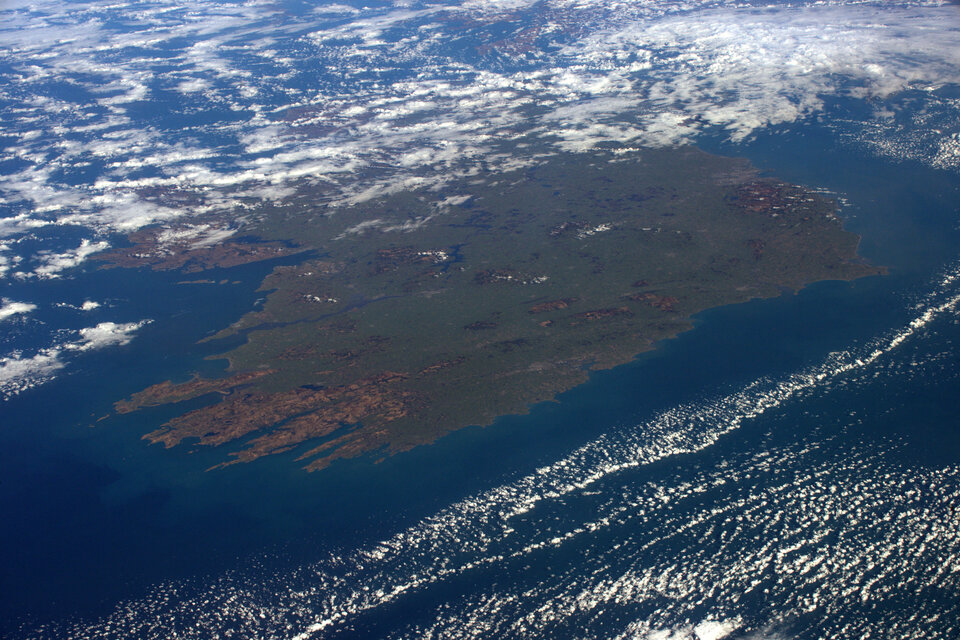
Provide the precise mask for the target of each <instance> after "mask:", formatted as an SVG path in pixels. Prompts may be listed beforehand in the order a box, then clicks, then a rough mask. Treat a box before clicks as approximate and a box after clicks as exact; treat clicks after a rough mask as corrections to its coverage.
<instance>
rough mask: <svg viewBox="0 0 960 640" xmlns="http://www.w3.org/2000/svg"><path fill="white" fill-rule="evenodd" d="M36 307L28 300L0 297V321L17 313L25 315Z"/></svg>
mask: <svg viewBox="0 0 960 640" xmlns="http://www.w3.org/2000/svg"><path fill="white" fill-rule="evenodd" d="M36 308H37V305H35V304H31V303H29V302H14V301H13V300H9V299H7V298H0V321H2V320H6V319H7V318H12V317H14V316H18V315H25V314H28V313H30V312H31V311H33V310H34V309H36Z"/></svg>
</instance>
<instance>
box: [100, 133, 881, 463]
mask: <svg viewBox="0 0 960 640" xmlns="http://www.w3.org/2000/svg"><path fill="white" fill-rule="evenodd" d="M836 210H837V204H836V202H834V201H833V200H831V199H829V198H827V197H824V196H823V195H821V194H818V193H815V192H812V191H810V190H808V189H804V188H802V187H799V186H795V185H790V184H787V183H784V182H782V181H779V180H776V179H772V178H766V177H761V175H760V174H759V172H758V171H757V170H756V169H755V168H753V167H752V166H751V165H750V164H749V163H747V162H746V161H744V160H739V159H730V158H723V157H718V156H714V155H709V154H707V153H704V152H701V151H698V150H696V149H692V148H682V149H655V150H641V151H636V150H634V151H631V152H630V153H629V154H616V153H612V152H606V151H604V152H595V153H579V154H572V153H571V154H554V155H553V156H552V157H549V158H546V159H544V160H543V161H542V162H541V163H540V164H538V165H536V166H532V167H527V168H522V169H517V170H514V171H508V172H497V173H491V174H490V175H484V174H483V173H482V172H480V173H478V174H476V175H472V176H470V177H468V178H462V179H457V180H453V181H450V182H448V183H446V184H444V185H443V187H442V188H440V189H437V190H421V191H405V192H402V193H397V194H394V195H389V196H385V197H381V198H378V199H374V200H370V201H368V202H365V203H363V204H358V205H353V206H340V207H329V208H321V209H320V210H315V209H312V208H311V207H310V206H300V207H299V208H297V209H296V210H295V211H294V212H292V213H291V211H290V210H282V211H281V210H280V209H278V210H277V212H275V213H273V214H264V215H261V216H259V217H258V218H256V219H254V220H252V221H250V222H249V223H248V226H247V227H246V228H245V229H244V232H245V234H246V235H245V236H244V237H245V238H247V240H233V239H231V240H230V241H227V242H219V243H215V244H206V245H204V244H203V243H199V244H198V243H193V244H191V243H186V242H185V243H182V244H181V245H177V244H176V243H174V245H173V246H174V248H175V249H174V250H170V249H169V246H168V248H167V249H165V250H164V252H162V255H161V252H158V251H156V246H157V242H158V240H157V239H158V237H159V236H160V232H159V231H157V232H151V231H150V230H146V231H144V232H140V233H139V234H137V235H136V236H134V237H131V239H130V240H131V242H132V243H133V246H132V247H128V248H123V249H117V250H114V251H111V252H110V253H107V254H103V255H102V256H100V258H101V260H103V261H104V263H105V264H106V265H112V266H122V267H142V268H154V269H179V270H182V271H185V272H197V271H203V270H206V269H209V268H213V267H221V266H231V265H235V264H242V263H244V262H250V261H255V260H264V259H269V258H274V257H277V256H289V255H290V254H292V253H296V252H302V256H303V260H302V261H301V262H300V263H299V264H296V265H294V266H278V267H276V268H274V269H273V272H272V273H271V274H270V275H269V276H268V277H267V278H266V279H265V280H264V282H263V283H262V287H261V289H262V290H263V291H264V292H267V296H266V300H265V302H264V303H263V305H262V306H261V307H259V308H258V309H256V310H254V311H251V312H250V313H248V314H247V315H245V316H244V317H242V318H240V319H239V320H238V321H237V322H236V323H235V324H233V325H232V326H230V327H227V328H225V329H223V330H222V331H220V333H218V334H217V335H215V336H212V339H220V338H226V337H231V336H233V337H237V336H240V337H242V338H244V339H245V342H244V343H243V344H241V345H240V346H238V347H236V348H232V349H230V350H228V351H226V352H224V353H223V354H222V357H223V358H226V359H228V360H229V368H228V371H227V373H226V375H225V377H221V378H199V377H197V378H194V379H193V380H191V381H189V382H185V383H181V384H174V383H171V382H162V383H159V384H156V385H154V386H151V387H149V388H147V389H144V390H143V391H141V392H139V393H136V394H134V395H133V396H132V397H130V398H129V399H126V400H123V401H120V402H118V403H117V404H116V410H117V411H118V412H119V413H129V412H133V411H138V410H141V409H142V408H144V407H151V406H157V405H167V404H175V403H179V402H183V401H185V400H190V399H196V398H201V397H203V398H205V399H207V400H208V402H207V404H206V405H204V406H202V407H201V408H195V409H192V410H189V411H186V410H185V411H184V412H183V413H181V414H180V415H177V416H176V417H174V418H173V419H171V420H169V421H168V422H166V423H165V424H163V425H162V426H160V427H159V428H158V429H156V430H154V431H152V432H150V433H147V434H146V435H145V436H144V438H145V439H147V440H148V441H150V442H153V443H162V444H163V445H165V446H166V447H174V446H176V445H179V444H181V443H185V442H191V443H195V444H200V445H209V446H223V447H224V449H225V452H224V459H223V462H222V463H221V464H220V465H217V466H223V465H227V464H233V463H236V462H248V461H252V460H255V459H257V458H259V457H261V456H266V455H270V454H278V453H283V452H290V451H295V454H294V456H295V457H296V459H297V460H299V461H301V462H302V464H303V465H304V466H305V467H306V468H307V469H309V470H317V469H321V468H323V467H325V466H327V465H328V464H330V463H331V462H332V461H334V460H336V459H338V458H352V457H356V456H361V455H366V454H373V455H375V456H383V455H388V454H393V453H397V452H401V451H405V450H408V449H410V448H412V447H415V446H417V445H420V444H424V443H429V442H432V441H434V440H436V439H437V438H439V437H440V436H442V435H444V434H446V433H449V432H451V431H453V430H455V429H458V428H462V427H466V426H470V425H486V424H489V423H491V422H492V421H493V420H494V419H496V418H497V417H498V416H502V415H508V414H517V413H523V412H525V411H526V410H527V408H528V407H529V406H530V405H531V404H534V403H538V402H543V401H547V400H551V399H553V398H554V397H555V396H556V395H557V394H558V393H560V392H562V391H565V390H567V389H570V388H572V387H574V386H576V385H578V384H581V383H583V382H584V381H585V380H586V379H587V377H588V375H589V372H590V371H591V370H596V369H606V368H610V367H614V366H616V365H619V364H623V363H626V362H629V361H630V360H632V359H633V358H635V357H636V356H637V355H638V354H640V353H641V352H643V351H646V350H649V349H651V348H652V347H653V346H654V345H655V344H656V343H657V342H658V341H660V340H664V339H666V338H670V337H672V336H676V335H677V334H678V333H680V332H682V331H685V330H687V329H689V328H690V327H691V326H692V324H691V317H692V316H693V315H695V314H697V313H699V312H701V311H703V310H705V309H709V308H712V307H717V306H720V305H727V304H734V303H739V302H744V301H747V300H750V299H754V298H767V297H773V296H777V295H780V294H781V293H783V292H785V291H796V290H798V289H800V288H801V287H803V286H805V285H806V284H809V283H812V282H816V281H820V280H852V279H855V278H860V277H863V276H870V275H876V274H880V273H883V271H884V270H883V269H882V268H880V267H876V266H871V265H869V264H866V263H865V262H863V261H862V260H860V259H859V258H858V257H857V253H856V252H857V245H858V242H859V238H858V237H857V236H856V235H855V234H852V233H850V232H847V231H845V230H844V229H843V228H842V226H841V222H840V220H839V219H838V218H837V216H836ZM165 233H167V234H168V235H169V234H170V233H171V232H170V231H166V232H165ZM173 233H174V235H175V232H173ZM250 238H255V240H251V239H250ZM192 406H196V405H192Z"/></svg>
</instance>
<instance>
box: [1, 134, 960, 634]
mask: <svg viewBox="0 0 960 640" xmlns="http://www.w3.org/2000/svg"><path fill="white" fill-rule="evenodd" d="M707 146H708V150H709V151H716V152H722V153H727V154H730V155H735V154H741V155H745V156H747V157H749V158H750V159H751V160H752V161H753V162H754V163H755V164H757V165H758V166H760V167H763V168H765V169H768V170H769V171H770V172H771V173H772V174H774V175H777V176H778V177H781V178H783V179H785V180H788V181H794V182H798V183H801V184H805V185H807V186H813V187H823V188H826V189H829V190H831V191H834V192H836V193H838V195H840V196H842V197H843V198H845V200H846V201H848V202H849V205H848V206H847V207H845V208H844V209H843V210H842V215H843V216H844V217H845V219H846V225H847V227H848V228H849V229H851V230H853V231H856V232H858V233H861V234H862V235H863V243H862V246H861V253H862V254H863V255H864V257H865V258H866V259H869V260H871V261H872V262H875V263H877V264H883V265H887V266H889V267H890V268H891V273H890V275H889V276H886V277H882V278H867V279H863V280H859V281H856V282H853V283H842V282H824V283H818V284H815V285H813V286H810V287H808V288H807V289H805V290H803V291H801V292H799V293H798V294H796V295H793V294H787V295H784V296H781V297H780V298H777V299H772V300H764V301H755V302H751V303H747V304H744V305H738V306H731V307H725V308H719V309H714V310H711V311H709V312H706V313H704V314H701V315H700V316H698V317H697V319H696V328H695V329H694V330H693V331H690V332H688V333H685V334H683V335H681V336H680V337H678V338H676V339H674V340H671V341H669V342H667V343H664V344H662V345H660V347H659V348H658V349H657V350H656V351H654V352H651V353H649V354H645V355H643V356H641V357H640V358H639V359H638V360H637V361H636V362H634V363H632V364H629V365H626V366H622V367H619V368H617V369H615V370H611V371H603V372H598V373H596V374H595V375H593V376H592V378H591V380H590V382H588V383H587V384H585V385H583V386H581V387H578V388H576V389H574V390H572V391H570V392H568V393H566V394H563V395H562V396H561V397H560V398H559V403H547V404H544V405H538V406H536V407H534V408H533V409H532V411H531V413H530V414H529V415H526V416H510V417H505V418H502V419H500V420H498V421H497V423H496V424H494V425H493V426H491V427H488V428H484V429H480V428H471V429H467V430H464V431H461V432H458V433H455V434H453V435H450V436H448V437H445V438H443V439H442V440H440V441H439V442H437V443H436V444H434V445H431V446H426V447H421V448H418V449H416V450H414V451H412V452H409V453H406V454H402V455H399V456H395V457H392V458H388V459H387V460H385V461H384V462H382V463H380V464H372V463H371V461H370V460H356V461H350V462H345V463H344V462H341V463H338V464H335V465H334V466H332V467H331V468H329V469H327V470H325V471H323V472H320V473H315V474H306V473H304V472H303V471H302V470H301V469H300V467H299V465H297V464H294V463H292V461H291V460H290V458H291V457H292V456H286V457H284V456H277V457H276V459H265V460H259V461H257V462H255V463H253V464H249V465H235V466H233V467H230V468H228V469H224V470H219V471H215V472H209V473H207V472H205V471H204V470H205V469H206V468H208V467H209V466H210V465H211V464H213V463H214V462H216V461H218V456H215V455H214V454H213V452H211V451H209V450H197V451H196V452H195V453H190V454H187V453H186V452H185V451H184V450H170V451H167V450H164V449H162V448H160V447H150V446H147V445H146V443H145V442H143V441H141V440H140V436H141V435H142V434H143V433H145V432H147V431H149V430H150V429H152V428H153V426H154V425H156V424H158V423H159V422H160V421H161V420H162V419H163V416H164V410H163V409H157V410H152V411H150V412H146V413H144V414H142V415H137V416H135V417H123V418H114V419H110V420H105V421H103V422H100V423H97V422H96V419H97V418H99V417H100V416H102V415H105V414H106V413H108V412H109V410H110V405H111V403H112V402H113V401H114V400H116V399H118V398H121V397H124V396H126V395H128V394H129V393H130V392H131V391H134V390H137V389H140V388H142V387H143V386H145V385H147V384H150V383H152V382H156V381H159V380H162V379H166V378H170V377H173V378H176V379H183V378H184V377H186V376H188V375H189V374H190V373H191V372H193V371H196V370H198V369H200V370H208V371H209V370H213V368H215V367H217V366H220V365H219V364H218V363H216V362H210V361H204V360H203V359H202V358H203V355H205V353H208V352H205V349H206V347H197V346H196V345H195V344H194V342H195V341H196V340H197V339H198V338H200V337H203V336H204V335H207V334H209V333H210V332H213V331H215V330H217V329H219V328H221V327H222V326H224V325H225V324H227V323H229V322H230V321H231V320H232V319H234V318H235V317H236V316H237V315H239V314H240V313H241V312H242V311H243V310H245V309H247V308H249V307H250V305H252V304H253V303H254V302H255V300H256V299H257V296H258V295H259V294H257V293H256V292H255V291H254V289H255V287H256V284H257V283H258V281H259V279H260V278H261V277H262V275H263V273H265V271H266V270H267V269H268V268H269V266H268V265H260V266H257V267H244V268H240V269H235V270H225V271H224V272H223V273H222V274H219V273H218V274H215V275H212V276H210V277H211V278H213V279H215V280H220V279H227V280H230V281H239V282H240V284H226V285H222V286H213V285H200V284H191V285H177V284H175V283H176V282H177V281H178V280H183V279H184V278H183V277H182V276H179V275H176V274H143V273H134V272H129V271H91V272H90V273H89V274H87V275H85V276H83V278H82V280H81V284H82V285H83V288H84V291H85V293H87V292H89V294H90V295H96V296H98V298H104V299H110V300H112V301H113V303H112V304H114V305H116V307H118V308H121V309H129V315H130V317H131V319H137V318H141V317H149V318H152V319H154V323H153V324H151V325H149V326H147V327H146V328H145V329H144V330H143V331H142V333H140V334H139V335H138V337H137V339H136V340H134V341H133V342H131V343H130V344H129V345H127V346H124V347H122V348H121V349H120V350H118V351H117V352H111V353H109V354H106V353H104V354H103V355H100V354H96V353H94V354H91V355H89V356H87V357H85V358H84V359H83V360H82V361H80V362H79V363H78V366H77V367H75V368H74V369H73V370H72V371H71V373H70V374H69V375H64V376H62V377H61V378H59V379H58V380H55V381H53V382H51V383H49V384H47V385H44V386H42V387H39V388H37V389H33V390H30V391H28V392H25V393H23V394H21V395H20V396H18V397H16V398H14V399H12V400H10V401H9V402H8V403H7V405H6V406H5V407H4V409H5V416H9V418H7V419H9V420H10V424H12V425H14V426H13V427H11V428H6V429H4V430H3V432H2V433H0V438H2V441H0V451H2V454H0V455H2V459H0V474H2V478H0V500H2V501H3V508H4V510H5V511H6V510H11V511H13V510H16V511H18V512H20V513H23V514H24V517H23V518H22V519H20V520H19V521H18V522H17V523H16V526H15V527H11V528H6V529H4V530H3V531H2V532H0V536H2V537H3V539H2V540H0V548H2V549H3V552H2V553H3V558H0V562H2V563H3V564H4V565H5V566H7V567H10V569H9V570H7V571H5V572H4V574H3V580H4V583H3V584H2V590H3V592H4V594H5V595H4V597H3V598H2V603H3V604H2V605H0V606H2V607H3V610H2V611H0V619H2V620H4V621H5V623H4V625H5V626H4V628H3V631H4V632H7V633H9V634H10V635H11V637H20V636H28V637H31V636H32V635H33V634H32V633H31V632H30V629H32V628H34V627H36V626H37V625H40V626H42V627H43V630H42V631H40V632H39V633H38V634H36V635H37V636H38V637H58V636H59V637H63V636H69V637H77V638H80V637H130V636H131V635H134V636H138V637H149V636H150V632H149V631H148V630H149V628H150V625H151V624H156V620H157V619H158V613H157V612H160V617H159V619H160V620H161V621H162V620H164V618H163V616H162V614H163V613H170V614H176V615H175V617H172V618H170V619H169V620H167V624H168V625H170V626H168V627H165V629H169V628H170V627H175V628H176V627H179V628H181V630H182V632H183V634H184V635H185V636H187V637H212V636H213V635H214V633H215V632H217V631H220V632H223V631H225V630H227V629H234V630H235V631H236V632H237V633H239V634H240V635H241V636H245V635H258V636H259V637H293V636H295V635H297V634H305V636H304V637H313V636H316V637H343V638H347V637H402V636H405V637H410V636H427V635H429V633H431V632H432V633H434V634H435V635H436V636H443V635H445V634H446V635H454V636H457V637H493V636H494V635H496V636H497V637H529V634H531V633H533V634H536V635H540V636H544V635H550V636H551V637H583V636H590V635H594V636H597V637H620V636H621V635H623V637H629V636H630V634H633V636H635V637H643V634H649V633H652V632H654V631H656V630H658V629H660V630H664V629H667V630H671V631H670V632H671V633H676V634H682V633H687V632H689V633H700V636H698V637H701V638H705V637H721V636H720V635H714V636H708V635H707V634H708V633H716V634H719V633H720V632H721V631H723V630H724V629H727V628H729V630H730V632H733V629H740V628H744V629H747V628H749V629H767V628H769V630H770V633H771V634H772V633H773V632H778V633H782V634H783V635H786V636H787V637H844V636H843V635H840V634H843V633H848V632H849V631H850V629H854V630H855V629H859V628H867V626H868V625H870V624H883V625H888V626H889V627H890V628H901V629H903V630H905V631H904V632H905V633H906V632H908V631H909V630H910V629H911V628H914V627H911V625H914V626H916V625H919V624H921V623H924V620H925V618H924V615H927V614H930V615H933V614H934V613H936V612H938V611H939V612H941V613H943V614H944V615H943V616H942V617H941V619H940V621H939V622H930V621H927V622H926V623H925V624H927V626H926V627H925V628H926V629H927V630H928V631H929V633H928V637H938V636H937V634H938V633H939V634H940V637H949V634H950V633H951V630H953V631H955V630H956V629H955V627H951V626H950V625H951V624H952V623H951V622H950V621H949V620H950V619H949V616H947V615H946V614H947V613H951V612H952V613H953V614H954V616H953V619H954V620H955V619H956V611H955V609H953V608H951V607H954V608H955V606H956V605H955V604H950V602H949V597H950V595H951V593H954V594H955V593H956V587H957V584H956V577H955V576H956V573H955V572H954V573H952V574H950V573H948V574H945V575H940V576H939V577H937V576H934V575H933V573H932V572H935V571H936V570H937V569H938V567H939V563H940V561H941V560H942V559H946V560H949V561H950V562H955V561H956V558H957V550H958V544H960V543H958V541H957V539H956V535H955V533H951V532H949V531H944V530H942V528H943V527H949V525H950V523H951V522H954V521H955V519H956V517H957V515H956V513H957V512H956V506H957V500H958V497H957V496H958V486H960V485H958V481H957V480H958V479H957V477H956V475H955V473H956V468H957V464H958V462H960V435H958V434H960V428H958V425H957V422H956V418H955V416H956V415H957V414H956V409H957V406H956V405H957V401H956V398H958V397H960V395H958V393H957V392H958V391H960V381H958V380H957V371H956V366H955V365H956V361H957V353H956V341H957V339H958V338H960V327H958V326H957V324H956V317H957V316H956V313H957V308H956V302H954V303H953V304H952V306H951V303H950V301H951V300H953V299H954V298H953V296H956V295H957V294H958V283H956V282H954V281H952V280H949V278H948V279H947V280H946V281H945V280H944V278H945V276H951V275H952V274H954V273H955V270H956V265H955V262H954V261H955V260H956V259H957V257H958V256H957V255H956V247H957V246H960V243H958V242H957V240H958V238H957V228H956V227H957V220H958V217H957V211H956V204H955V203H956V202H957V193H958V188H960V179H958V178H957V177H956V176H952V175H949V174H946V173H944V172H937V171H933V170H930V169H927V168H923V167H920V166H918V165H908V164H900V165H894V164H891V163H889V162H886V161H882V160H878V159H875V158H868V157H864V156H863V155H862V154H859V153H857V152H856V150H854V149H850V148H841V147H838V146H837V145H835V144H834V143H833V141H832V139H831V138H830V134H829V133H828V132H826V131H821V130H817V129H813V128H805V129H799V128H798V129H797V130H796V131H793V132H790V131H786V132H779V133H778V134H777V136H776V137H772V136H771V137H770V138H769V139H761V140H759V141H756V142H754V143H752V144H751V145H749V146H747V147H731V146H723V145H720V144H717V145H715V148H709V146H710V145H709V144H707ZM55 286H57V285H56V284H51V287H55ZM49 295H50V299H51V300H54V299H58V300H59V299H61V298H62V297H63V295H65V294H64V292H62V291H54V290H53V289H51V291H50V293H49ZM931 309H932V310H934V312H932V313H931V314H929V316H928V315H925V313H926V312H927V311H930V310H931ZM918 318H919V319H921V320H920V321H918V320H917V319H918ZM48 321H49V322H55V319H54V318H52V317H51V318H49V319H48ZM911 323H915V325H911ZM912 326H913V327H914V328H912V329H911V327H912ZM898 336H903V337H902V339H900V341H899V342H897V339H898ZM212 351H213V349H212V348H211V351H210V352H212ZM875 353H878V354H879V355H876V356H875V357H873V359H871V356H872V354H875ZM818 376H822V378H818ZM91 425H93V426H92V428H91ZM911 492H912V493H911ZM435 514H440V516H438V517H437V518H434V516H435ZM885 518H886V519H888V522H889V523H891V524H889V525H885V526H880V525H878V524H877V523H878V522H881V521H884V519H885ZM938 527H940V529H938ZM954 531H955V530H954ZM929 536H933V537H932V539H929V540H927V541H926V542H924V540H925V539H926V538H928V537H929ZM383 540H389V541H390V544H388V545H386V546H384V545H380V544H379V542H380V541H383ZM921 544H923V545H924V547H923V548H921V547H920V545H921ZM820 556H824V557H822V558H821V557H820ZM878 558H882V559H883V562H878V561H877V559H878ZM871 565H872V566H871ZM791 567H794V568H791ZM951 571H952V570H951ZM183 580H186V582H180V581H183ZM924 584H926V585H928V586H923V585H924ZM867 585H872V589H873V593H872V595H871V593H870V592H869V590H868V592H867V593H866V598H865V599H863V595H862V594H861V593H860V591H859V590H862V589H864V588H865V586H867ZM854 587H856V589H857V590H858V591H857V593H846V592H845V590H846V589H851V588H854ZM924 589H927V591H924ZM951 589H952V591H951ZM930 590H932V591H930ZM917 594H919V595H917ZM333 596H336V599H335V600H334V599H332V597H333ZM231 598H232V599H231ZM121 601H122V602H125V603H126V604H124V605H123V607H122V609H120V610H118V611H119V613H118V612H115V611H114V607H115V606H116V605H117V603H119V602H121ZM201 605H202V606H201ZM908 611H915V612H917V616H918V617H916V618H915V619H914V620H912V621H911V620H908V617H909V616H908V613H907V612H908ZM103 616H106V618H104V619H103V621H101V622H97V620H98V619H100V618H101V617H103ZM821 617H822V618H823V620H825V622H822V624H821V622H820V620H819V618H821ZM51 624H52V626H50V625H51ZM160 624H164V623H163V622H161V623H160ZM844 624H850V625H853V626H851V627H849V628H847V630H846V631H845V630H844V627H843V625H844ZM896 624H900V625H901V627H895V626H892V625H896ZM194 625H196V626H195V627H194ZM697 625H701V626H700V627H698V626H697ZM702 625H706V626H702ZM710 625H715V626H713V627H711V626H710ZM724 625H726V627H724ZM823 625H826V626H823ZM857 625H859V626H857ZM938 625H939V626H938ZM821 626H823V628H824V629H825V631H823V632H822V634H821V635H816V633H819V632H814V631H812V630H814V629H817V628H818V627H821ZM684 629H687V631H684ZM694 629H700V631H694ZM711 629H712V631H711ZM701 632H702V633H701ZM154 633H159V632H157V631H155V632H154ZM158 637H159V636H158ZM679 637H683V636H682V635H680V636H679Z"/></svg>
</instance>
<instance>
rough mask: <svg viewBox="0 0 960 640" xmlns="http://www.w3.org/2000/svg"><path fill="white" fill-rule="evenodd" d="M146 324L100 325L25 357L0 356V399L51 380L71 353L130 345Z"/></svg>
mask: <svg viewBox="0 0 960 640" xmlns="http://www.w3.org/2000/svg"><path fill="white" fill-rule="evenodd" d="M84 307H86V303H85V304H84ZM149 323H150V320H141V321H139V322H126V323H116V322H101V323H99V324H97V325H96V326H93V327H86V328H83V329H80V330H79V331H77V332H76V336H77V339H75V340H71V341H68V342H64V343H61V344H57V345H53V346H51V347H48V348H46V349H41V350H40V351H38V352H37V353H35V354H34V355H32V356H29V357H24V356H23V354H22V353H21V352H13V353H11V354H9V355H7V356H3V357H0V396H2V397H3V398H4V399H9V398H11V397H13V396H15V395H17V394H19V393H21V392H23V391H26V390H27V389H30V388H32V387H36V386H38V385H40V384H43V383H44V382H48V381H50V380H52V379H53V378H54V377H55V376H56V373H57V372H58V371H60V370H61V369H63V368H65V367H66V366H67V364H68V360H69V356H70V354H75V353H80V352H87V351H94V350H97V349H103V348H106V347H116V346H123V345H126V344H129V343H130V341H131V340H133V337H134V334H135V333H136V332H137V330H139V329H140V328H141V327H143V326H144V325H147V324H149Z"/></svg>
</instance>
